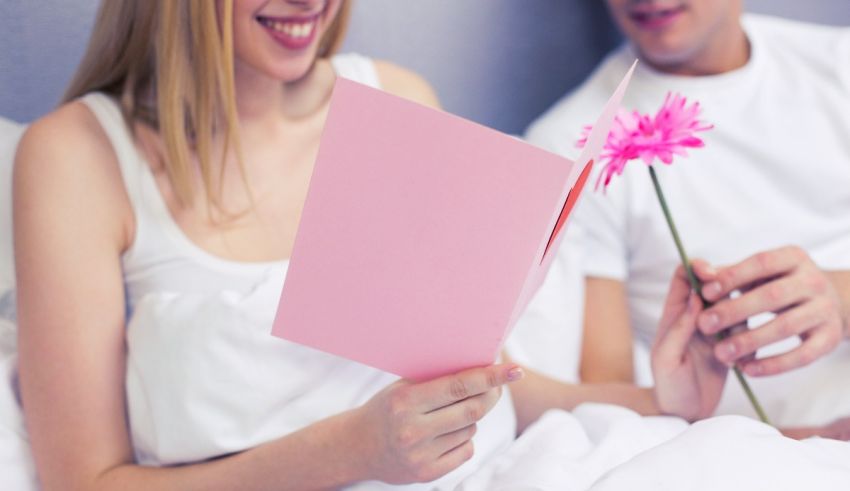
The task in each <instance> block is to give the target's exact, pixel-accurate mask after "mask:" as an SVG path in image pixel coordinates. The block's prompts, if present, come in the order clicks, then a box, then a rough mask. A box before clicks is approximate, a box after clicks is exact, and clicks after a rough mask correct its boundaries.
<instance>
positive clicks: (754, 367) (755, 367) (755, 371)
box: [744, 363, 764, 376]
mask: <svg viewBox="0 0 850 491" xmlns="http://www.w3.org/2000/svg"><path fill="white" fill-rule="evenodd" d="M744 371H745V372H747V375H752V376H757V375H761V374H762V372H764V367H762V366H761V365H760V364H758V363H751V364H749V365H747V366H746V367H744Z"/></svg>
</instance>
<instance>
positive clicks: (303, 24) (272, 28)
mask: <svg viewBox="0 0 850 491" xmlns="http://www.w3.org/2000/svg"><path fill="white" fill-rule="evenodd" d="M320 16H321V14H315V15H311V16H309V17H267V16H258V17H257V22H259V23H260V25H261V26H263V27H264V28H265V29H266V32H268V33H269V35H270V36H271V37H272V39H274V40H275V41H276V42H277V43H278V44H280V45H281V46H283V47H284V48H286V49H290V50H302V49H304V48H307V47H309V46H310V45H311V44H313V40H314V39H315V38H316V32H317V31H318V29H317V28H318V25H319V17H320Z"/></svg>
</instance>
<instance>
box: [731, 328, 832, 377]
mask: <svg viewBox="0 0 850 491" xmlns="http://www.w3.org/2000/svg"><path fill="white" fill-rule="evenodd" d="M837 344H838V340H836V339H835V336H834V335H833V334H832V333H831V331H829V330H826V329H819V330H817V331H816V332H814V333H812V335H811V336H809V337H808V338H807V339H805V340H804V341H803V344H801V345H800V346H798V347H796V348H794V349H793V350H791V351H789V352H787V353H783V354H781V355H776V356H771V357H769V358H762V359H760V360H754V361H751V362H749V363H746V364H743V365H742V369H743V370H744V373H746V374H747V375H750V376H752V377H764V376H768V375H776V374H778V373H783V372H787V371H790V370H794V369H796V368H800V367H804V366H806V365H808V364H809V363H811V362H813V361H815V360H817V359H818V358H820V357H821V356H823V355H825V354H827V353H829V352H830V351H832V349H833V348H835V346H836V345H837Z"/></svg>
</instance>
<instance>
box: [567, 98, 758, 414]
mask: <svg viewBox="0 0 850 491" xmlns="http://www.w3.org/2000/svg"><path fill="white" fill-rule="evenodd" d="M699 113H700V107H699V103H698V102H694V103H693V104H691V105H690V106H689V105H688V100H687V99H685V98H684V97H682V96H681V95H679V94H671V93H668V94H667V97H666V98H665V99H664V104H662V106H661V109H659V110H658V113H656V114H655V116H649V115H648V114H640V113H639V112H637V111H632V112H628V111H620V113H619V114H618V115H617V117H616V118H615V119H614V124H613V126H612V127H611V132H610V133H608V139H607V140H606V142H605V147H604V148H603V150H602V154H601V155H600V160H602V161H606V160H607V163H606V164H605V168H604V169H603V170H602V173H601V174H600V175H599V179H598V180H597V181H596V188H597V189H598V188H599V184H600V183H602V182H604V184H603V186H604V188H603V189H607V188H608V184H609V183H610V182H611V178H612V177H614V176H615V175H620V174H622V173H623V169H624V168H625V167H626V164H627V163H628V162H630V161H632V160H637V159H640V160H643V161H644V163H646V165H647V166H648V169H649V176H650V178H651V179H652V184H653V186H654V187H655V194H656V196H657V197H658V203H659V204H660V205H661V211H662V212H663V213H664V218H665V220H667V226H668V228H669V229H670V234H671V235H672V236H673V242H675V244H676V249H677V250H678V252H679V257H680V259H681V260H682V265H683V266H684V267H685V270H686V271H687V273H688V280H689V281H690V283H691V288H693V290H694V291H695V292H697V293H698V294H699V295H700V298H702V293H701V289H702V285H701V284H700V282H699V280H698V279H697V277H696V275H695V274H694V272H693V269H692V268H691V263H690V261H689V260H688V255H687V253H685V247H684V246H683V245H682V240H681V238H680V237H679V233H678V232H677V231H676V226H675V224H674V223H673V215H672V214H671V213H670V209H669V208H668V206H667V200H666V199H665V198H664V192H663V191H662V190H661V183H660V182H659V181H658V177H657V175H656V173H655V167H653V166H652V164H653V163H654V162H655V159H658V160H660V161H661V162H663V163H665V164H668V165H669V164H672V163H673V157H674V156H675V155H680V156H683V157H684V156H687V149H689V148H700V147H703V146H704V143H703V141H702V140H701V139H699V138H698V137H697V136H696V134H697V133H699V132H701V131H706V130H710V129H711V128H713V126H712V125H710V124H706V123H704V122H702V121H700V120H699V119H698V118H699ZM589 134H590V128H589V127H586V128H585V129H584V134H583V137H582V139H581V140H579V141H578V146H579V147H583V146H584V145H586V144H587V138H588V135H589ZM702 302H703V305H708V303H707V302H706V301H705V299H704V298H702ZM733 370H734V371H735V374H736V375H737V378H738V381H739V382H740V383H741V387H742V388H743V389H744V392H745V393H746V394H747V397H748V398H749V400H750V403H751V404H752V405H753V409H755V411H756V414H758V416H759V418H760V419H761V420H762V421H764V422H765V423H769V421H768V419H767V415H766V414H765V413H764V410H763V409H762V407H761V404H759V402H758V399H757V398H756V396H755V394H753V391H752V389H750V386H749V384H748V383H747V381H746V380H745V379H744V376H743V374H742V373H741V371H740V369H739V368H738V367H737V366H736V367H733Z"/></svg>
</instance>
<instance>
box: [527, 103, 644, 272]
mask: <svg viewBox="0 0 850 491" xmlns="http://www.w3.org/2000/svg"><path fill="white" fill-rule="evenodd" d="M572 102H575V101H572ZM577 106H578V105H577V104H573V105H571V106H566V105H565V106H561V107H560V108H557V109H556V110H555V111H554V113H553V114H550V115H548V116H544V117H543V118H541V119H540V120H538V121H537V122H536V123H535V124H533V125H532V126H531V127H529V129H528V131H527V132H526V134H525V139H526V140H527V141H528V142H529V143H531V144H533V145H537V146H539V147H541V148H543V149H546V150H549V151H550V152H553V153H557V154H559V155H561V156H564V157H567V158H575V157H576V155H578V153H580V150H579V149H578V147H577V146H576V142H577V141H578V139H579V138H580V136H581V135H580V132H581V129H582V124H581V123H580V122H578V121H577V120H575V117H563V115H564V114H580V113H582V111H581V109H580V108H578V107H577ZM601 172H602V165H601V164H600V163H596V164H595V165H594V169H593V172H592V174H591V177H590V179H588V181H587V184H586V187H585V189H584V193H583V194H582V197H581V198H580V199H579V202H578V204H577V205H576V208H575V209H574V210H573V212H572V213H573V216H572V217H570V223H571V224H570V227H573V226H574V225H575V226H578V227H580V228H581V229H582V231H583V232H582V235H583V236H582V241H581V245H580V248H581V255H582V258H583V261H582V272H583V273H584V274H585V275H587V276H598V277H602V278H610V279H616V280H625V279H626V276H627V271H628V265H627V256H626V245H625V238H626V219H625V216H626V215H625V210H626V208H625V204H626V203H625V198H624V196H623V194H624V193H623V191H625V190H624V189H621V187H625V186H626V185H627V183H626V182H625V180H623V181H617V179H620V178H616V179H615V182H614V183H612V190H611V192H609V193H607V194H606V193H603V191H602V189H601V188H600V189H599V190H595V189H594V187H595V185H596V180H597V179H598V176H599V175H600V174H601ZM614 188H616V189H614Z"/></svg>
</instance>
